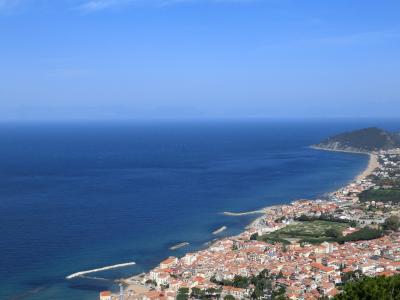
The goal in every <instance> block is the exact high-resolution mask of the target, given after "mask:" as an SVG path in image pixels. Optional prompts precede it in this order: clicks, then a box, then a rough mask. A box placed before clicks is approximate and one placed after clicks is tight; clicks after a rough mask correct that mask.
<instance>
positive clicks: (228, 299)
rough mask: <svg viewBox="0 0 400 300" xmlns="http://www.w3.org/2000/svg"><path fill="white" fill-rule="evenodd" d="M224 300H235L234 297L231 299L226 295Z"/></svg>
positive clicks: (230, 296)
mask: <svg viewBox="0 0 400 300" xmlns="http://www.w3.org/2000/svg"><path fill="white" fill-rule="evenodd" d="M224 300H235V297H233V296H232V295H226V296H225V297H224Z"/></svg>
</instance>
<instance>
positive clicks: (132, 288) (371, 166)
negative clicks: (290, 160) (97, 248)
mask: <svg viewBox="0 0 400 300" xmlns="http://www.w3.org/2000/svg"><path fill="white" fill-rule="evenodd" d="M312 148H313V149H316V150H325V151H334V152H347V153H356V154H367V155H369V162H368V165H367V166H366V168H365V169H364V170H362V171H361V172H360V173H359V174H358V175H356V176H355V178H354V179H353V180H351V181H350V182H348V183H347V184H346V185H344V186H343V187H346V186H348V185H350V184H352V183H354V182H357V181H362V180H363V179H365V178H366V177H367V176H368V175H370V174H371V173H372V172H373V171H374V170H375V169H376V168H377V167H379V162H378V155H377V154H376V153H368V152H356V151H346V150H343V151H342V150H332V149H323V148H316V147H312ZM343 187H341V188H343ZM341 188H339V190H340V189H341ZM317 200H318V199H313V200H312V201H317ZM294 202H296V201H294ZM292 203H293V202H290V203H282V204H279V205H271V206H266V207H263V208H261V209H258V210H254V211H249V212H226V211H225V212H223V213H222V214H223V215H226V216H232V217H238V216H246V215H257V214H261V215H260V216H257V217H255V218H254V219H253V220H252V221H251V222H250V223H249V224H248V225H247V226H246V227H245V228H244V229H243V231H242V232H241V233H239V234H238V235H236V236H240V235H243V234H244V233H245V232H246V231H248V230H249V229H251V228H252V227H254V226H255V225H256V224H257V223H258V222H260V221H262V219H263V217H264V216H265V215H266V214H268V213H273V211H274V210H276V209H280V208H281V209H282V208H283V207H285V206H288V205H291V204H292ZM221 229H222V228H221ZM213 234H214V232H213ZM234 237H235V236H231V237H227V238H234ZM218 240H219V239H217V240H213V241H210V242H209V243H208V244H207V247H206V248H210V247H212V246H213V244H215V243H216V242H217V241H218ZM201 250H202V249H198V250H196V251H195V252H198V251H201ZM185 254H186V253H185ZM148 272H151V270H149V271H148ZM141 276H143V275H142V274H141V275H135V276H131V277H129V278H125V279H123V280H122V281H123V282H124V283H125V284H127V288H126V289H127V290H128V291H129V294H130V295H137V294H141V293H145V292H150V291H151V289H149V288H148V287H147V286H146V285H145V284H143V283H142V282H141V280H140V279H141Z"/></svg>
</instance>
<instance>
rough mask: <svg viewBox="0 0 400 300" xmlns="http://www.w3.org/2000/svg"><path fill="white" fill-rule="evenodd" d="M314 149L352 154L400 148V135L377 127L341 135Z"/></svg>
mask: <svg viewBox="0 0 400 300" xmlns="http://www.w3.org/2000/svg"><path fill="white" fill-rule="evenodd" d="M312 147H315V148H320V149H326V150H337V151H351V152H372V151H379V150H388V149H393V148H397V147H400V134H399V133H392V132H389V131H386V130H383V129H380V128H377V127H369V128H364V129H360V130H355V131H351V132H345V133H341V134H338V135H335V136H332V137H329V138H327V139H326V140H323V141H322V142H320V143H319V144H316V145H313V146H312Z"/></svg>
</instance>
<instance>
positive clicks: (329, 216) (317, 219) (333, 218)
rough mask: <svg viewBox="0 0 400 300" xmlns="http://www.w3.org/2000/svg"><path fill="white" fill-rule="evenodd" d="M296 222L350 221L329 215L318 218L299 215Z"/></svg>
mask: <svg viewBox="0 0 400 300" xmlns="http://www.w3.org/2000/svg"><path fill="white" fill-rule="evenodd" d="M295 220H296V221H329V222H337V223H350V222H351V221H350V220H347V219H340V218H336V217H335V216H332V215H329V214H321V215H320V216H306V215H301V216H300V217H297V218H295Z"/></svg>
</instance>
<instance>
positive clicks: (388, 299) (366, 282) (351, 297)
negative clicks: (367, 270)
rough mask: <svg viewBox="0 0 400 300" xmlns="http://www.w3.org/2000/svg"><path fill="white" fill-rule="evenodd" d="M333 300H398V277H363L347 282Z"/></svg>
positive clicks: (399, 297)
mask: <svg viewBox="0 0 400 300" xmlns="http://www.w3.org/2000/svg"><path fill="white" fill-rule="evenodd" d="M334 299H335V300H363V299H371V300H374V299H377V300H400V275H396V276H391V277H382V276H380V277H365V278H363V279H361V280H360V281H358V282H349V283H347V284H346V285H345V286H344V288H343V292H342V293H341V294H339V295H337V296H335V298H334Z"/></svg>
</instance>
